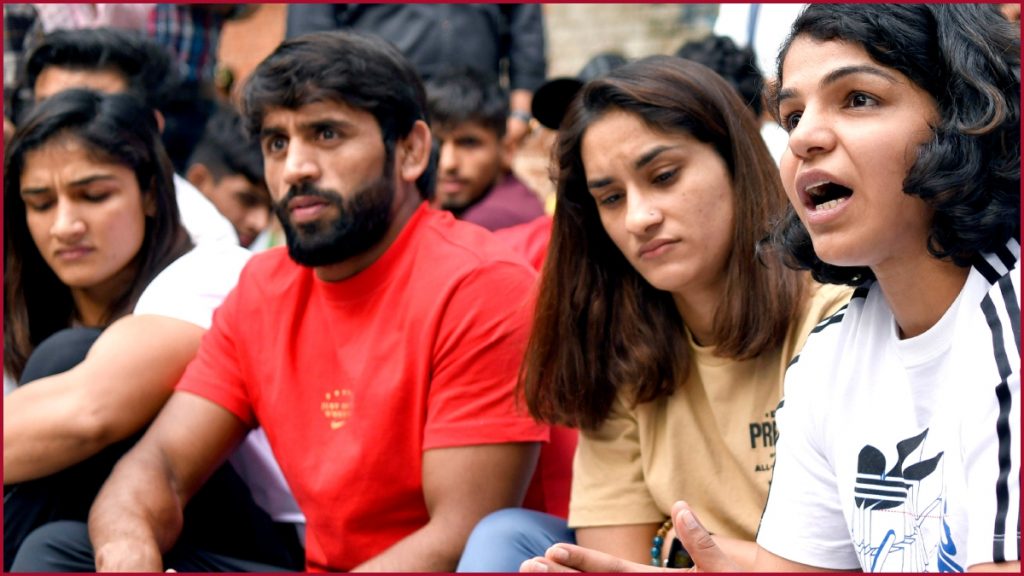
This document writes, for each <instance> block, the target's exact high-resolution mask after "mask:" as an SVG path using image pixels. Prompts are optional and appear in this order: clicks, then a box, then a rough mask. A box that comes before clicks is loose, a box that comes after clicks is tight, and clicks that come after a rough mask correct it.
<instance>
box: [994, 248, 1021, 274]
mask: <svg viewBox="0 0 1024 576" xmlns="http://www.w3.org/2000/svg"><path fill="white" fill-rule="evenodd" d="M996 256H997V257H999V261H1000V262H1002V263H1003V266H1006V269H1007V270H1013V266H1014V264H1016V263H1017V257H1016V256H1014V255H1013V252H1011V251H1010V247H1009V246H1007V245H1006V244H1003V245H1002V246H1000V247H999V248H997V249H996Z"/></svg>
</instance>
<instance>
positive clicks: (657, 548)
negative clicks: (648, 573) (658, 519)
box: [651, 518, 672, 566]
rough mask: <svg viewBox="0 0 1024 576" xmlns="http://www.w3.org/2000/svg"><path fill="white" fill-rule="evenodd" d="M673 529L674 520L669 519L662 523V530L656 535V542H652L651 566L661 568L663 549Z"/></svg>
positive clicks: (659, 529)
mask: <svg viewBox="0 0 1024 576" xmlns="http://www.w3.org/2000/svg"><path fill="white" fill-rule="evenodd" d="M671 529H672V519H671V518H669V519H668V520H665V521H664V522H662V523H661V528H658V532H657V533H655V534H654V540H652V541H651V566H661V564H662V563H661V548H662V546H664V545H665V536H668V531H669V530H671ZM666 560H667V559H666Z"/></svg>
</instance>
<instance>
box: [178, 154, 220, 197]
mask: <svg viewBox="0 0 1024 576" xmlns="http://www.w3.org/2000/svg"><path fill="white" fill-rule="evenodd" d="M185 179H186V180H188V181H189V182H191V183H192V185H193V186H195V187H196V188H198V189H199V191H200V192H202V193H203V195H204V196H206V195H208V194H207V188H209V187H210V186H211V185H212V184H213V174H210V170H209V169H208V168H207V167H206V166H204V165H203V164H201V163H199V162H196V163H195V164H192V165H191V166H189V167H188V170H186V171H185Z"/></svg>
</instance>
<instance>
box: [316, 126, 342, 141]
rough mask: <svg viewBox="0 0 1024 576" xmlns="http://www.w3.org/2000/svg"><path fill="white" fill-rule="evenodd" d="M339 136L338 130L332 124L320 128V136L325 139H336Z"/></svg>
mask: <svg viewBox="0 0 1024 576" xmlns="http://www.w3.org/2000/svg"><path fill="white" fill-rule="evenodd" d="M337 137H338V133H337V131H335V130H334V128H331V127H330V126H324V127H323V128H321V129H320V138H322V139H324V140H334V139H335V138H337Z"/></svg>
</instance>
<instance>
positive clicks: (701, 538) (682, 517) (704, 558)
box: [672, 500, 742, 572]
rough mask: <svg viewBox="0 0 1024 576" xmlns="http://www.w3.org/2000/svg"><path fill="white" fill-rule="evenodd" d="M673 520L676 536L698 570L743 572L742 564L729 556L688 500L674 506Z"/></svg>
mask: <svg viewBox="0 0 1024 576" xmlns="http://www.w3.org/2000/svg"><path fill="white" fill-rule="evenodd" d="M672 520H673V523H674V524H675V528H676V537H677V538H679V540H680V541H681V542H682V543H683V547H684V548H686V551H687V552H689V553H690V557H691V558H693V562H694V565H695V571H696V572H741V571H742V570H741V569H740V566H739V565H738V564H736V562H734V561H733V560H732V559H731V558H729V557H728V556H727V555H726V554H725V552H723V551H722V549H721V548H719V547H718V544H716V543H715V541H714V539H713V538H711V533H710V532H708V531H707V529H706V528H704V525H703V524H701V523H700V521H699V520H698V519H697V516H696V515H695V514H694V513H693V510H691V509H690V505H689V504H687V503H686V502H683V501H681V500H680V501H679V502H676V503H675V504H674V505H673V506H672Z"/></svg>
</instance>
